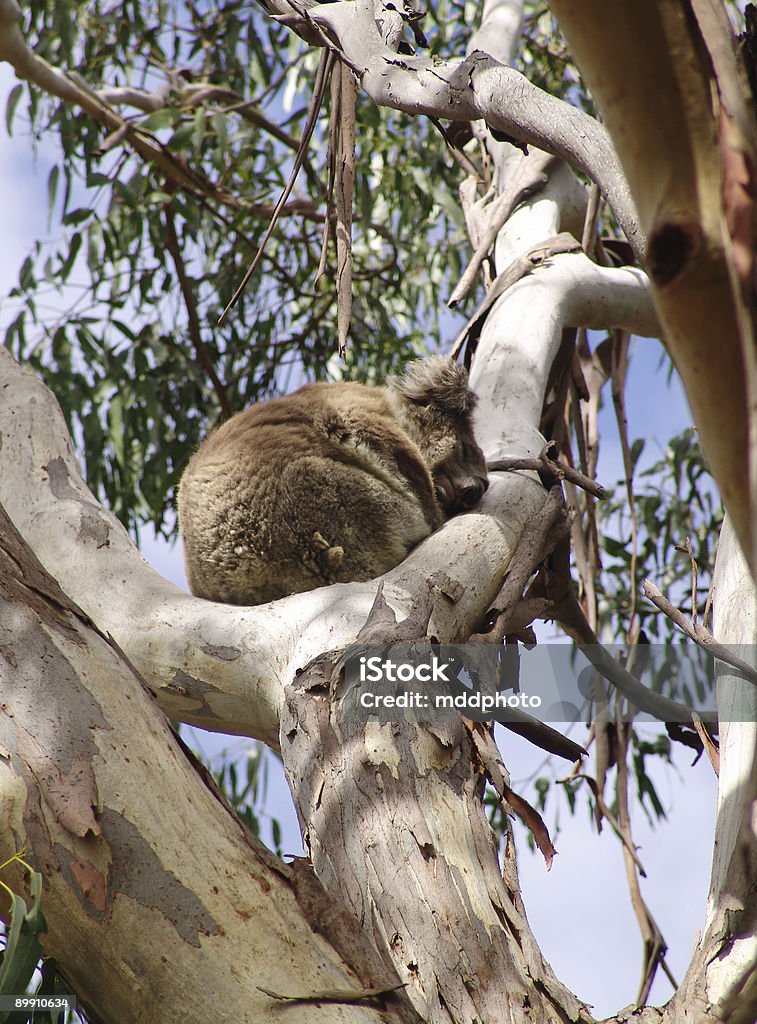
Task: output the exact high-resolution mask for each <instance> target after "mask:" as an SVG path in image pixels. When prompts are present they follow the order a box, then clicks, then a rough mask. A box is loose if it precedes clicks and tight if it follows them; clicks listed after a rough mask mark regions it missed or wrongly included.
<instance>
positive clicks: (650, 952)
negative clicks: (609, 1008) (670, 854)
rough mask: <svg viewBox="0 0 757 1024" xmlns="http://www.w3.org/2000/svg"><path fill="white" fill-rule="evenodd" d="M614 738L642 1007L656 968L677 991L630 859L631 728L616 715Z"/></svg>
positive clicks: (619, 811) (620, 817)
mask: <svg viewBox="0 0 757 1024" xmlns="http://www.w3.org/2000/svg"><path fill="white" fill-rule="evenodd" d="M616 734H617V737H618V748H619V749H618V761H617V775H616V780H615V795H616V800H617V806H618V823H619V825H620V828H621V830H622V832H623V834H624V845H623V861H624V863H625V866H626V878H627V880H628V889H629V894H630V896H631V905H632V906H633V910H634V914H635V915H636V920H637V922H638V925H639V930H640V931H641V937H642V939H643V942H644V964H643V967H642V974H641V981H640V983H639V992H638V994H637V996H636V1004H637V1006H641V1005H643V1004H644V1003H646V1001H647V999H648V998H649V992H650V990H651V988H652V982H653V981H654V976H655V973H656V972H657V968H658V967H662V968H663V970H664V971H665V973H666V974H667V976H668V978H669V980H670V982H671V984H672V985H673V987H674V988H678V985H677V984H676V982H675V979H674V978H673V975H672V974H671V972H670V969H669V968H668V967H667V965H666V963H665V953H666V951H667V943H666V942H665V940H664V938H663V936H662V932H661V931H660V929H659V927H658V926H657V922H656V921H655V919H654V918H653V917H652V914H651V911H650V910H649V907H648V906H647V904H646V902H645V900H644V897H643V896H642V895H641V887H640V885H639V877H638V874H637V869H636V863H635V858H634V857H631V855H630V853H629V849H631V848H633V846H634V842H633V833H632V831H631V815H630V811H629V807H628V741H629V738H630V726H629V724H628V723H624V722H622V721H620V715H619V714H618V717H617V721H616Z"/></svg>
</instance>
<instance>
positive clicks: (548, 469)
mask: <svg viewBox="0 0 757 1024" xmlns="http://www.w3.org/2000/svg"><path fill="white" fill-rule="evenodd" d="M549 448H550V446H549V445H547V446H546V447H545V448H544V450H543V451H542V452H541V453H540V455H539V458H538V459H521V458H505V459H496V460H495V461H494V462H488V463H487V464H486V468H487V469H488V470H489V472H492V473H495V472H508V473H509V472H512V471H515V470H518V469H530V470H534V471H535V472H537V473H544V474H546V475H547V477H551V479H552V482H557V481H558V480H569V481H570V482H571V483H573V484H575V485H576V486H577V487H581V488H582V489H583V490H584V491H588V492H589V494H593V495H594V497H595V498H599V499H604V498H606V497H607V491H606V490H605V489H604V487H602V486H601V485H600V484H598V483H597V482H596V480H592V479H591V477H588V476H586V475H585V474H584V473H580V472H579V471H578V470H577V469H574V468H573V467H572V466H569V465H568V464H567V463H566V462H562V461H561V460H560V459H556V458H554V456H552V455H550V454H549Z"/></svg>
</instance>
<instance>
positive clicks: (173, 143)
mask: <svg viewBox="0 0 757 1024" xmlns="http://www.w3.org/2000/svg"><path fill="white" fill-rule="evenodd" d="M194 130H195V129H194V125H192V124H183V125H182V126H181V128H177V129H176V131H175V132H174V133H173V135H172V136H171V138H170V139H169V140H168V148H169V149H170V150H171V151H172V152H176V151H177V150H181V149H186V148H187V146H188V145H189V143H190V142H191V141H192V136H193V135H194Z"/></svg>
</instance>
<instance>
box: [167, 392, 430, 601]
mask: <svg viewBox="0 0 757 1024" xmlns="http://www.w3.org/2000/svg"><path fill="white" fill-rule="evenodd" d="M178 504H179V526H180V529H181V532H182V535H183V539H184V559H185V565H186V570H187V577H188V581H189V585H190V588H191V590H192V592H193V593H194V594H196V595H198V596H199V597H205V598H208V599H210V600H216V601H224V602H228V603H232V604H260V603H261V602H264V601H270V600H275V599H276V598H279V597H283V596H285V595H287V594H293V593H299V592H301V591H305V590H311V589H313V588H315V587H319V586H324V585H325V584H327V583H335V582H347V581H350V580H365V579H372V578H373V577H375V576H378V575H381V574H382V573H383V572H386V571H387V570H388V569H390V568H392V567H393V566H394V565H397V564H398V563H399V562H401V561H402V559H403V558H404V557H405V555H406V554H407V553H408V551H409V550H410V549H411V548H412V547H414V546H415V544H417V543H418V541H420V540H421V539H423V537H425V536H427V535H428V534H429V533H430V532H431V531H432V530H433V529H435V528H436V527H437V526H438V525H440V523H441V519H442V516H441V512H440V509H439V506H438V504H437V500H436V497H435V494H434V486H433V483H432V480H431V475H430V473H429V470H428V467H427V466H426V464H425V462H424V460H423V458H422V456H421V454H420V452H419V450H418V449H417V447H416V446H415V444H414V443H413V442H412V440H411V439H410V438H409V436H408V435H407V434H406V433H405V431H404V430H403V429H402V427H401V426H399V424H398V423H397V421H396V418H395V417H394V415H393V413H392V410H391V407H390V404H389V402H388V400H387V395H386V392H385V390H384V389H383V388H368V387H364V386H362V385H359V384H311V385H307V386H306V387H304V388H302V389H301V390H300V391H298V392H295V394H293V395H289V396H287V397H285V398H280V399H273V400H271V401H268V402H261V403H259V404H258V405H255V406H252V407H251V408H250V409H247V410H246V411H245V412H242V413H239V414H238V415H236V416H234V417H232V419H230V420H229V421H228V422H226V423H225V424H223V426H221V427H220V428H219V429H218V430H216V431H215V432H214V433H213V434H211V435H210V437H209V438H208V439H207V441H205V443H204V444H203V445H202V446H201V447H200V449H199V450H198V451H197V452H196V454H195V455H194V456H193V457H192V459H191V460H190V462H189V465H188V466H187V469H186V472H185V473H184V476H183V477H182V480H181V484H180V486H179V494H178Z"/></svg>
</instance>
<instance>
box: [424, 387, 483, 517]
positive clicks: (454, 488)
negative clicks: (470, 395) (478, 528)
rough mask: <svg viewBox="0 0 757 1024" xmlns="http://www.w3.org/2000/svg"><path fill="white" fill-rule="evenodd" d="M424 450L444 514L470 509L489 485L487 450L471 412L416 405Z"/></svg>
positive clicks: (451, 514) (453, 513) (448, 514)
mask: <svg viewBox="0 0 757 1024" xmlns="http://www.w3.org/2000/svg"><path fill="white" fill-rule="evenodd" d="M416 415H417V418H418V420H419V421H420V422H419V424H418V426H419V432H420V435H421V436H422V438H423V441H422V450H423V455H424V457H425V459H426V462H427V465H428V467H429V469H430V470H431V476H432V478H433V481H434V489H435V491H436V497H437V500H438V502H439V504H440V505H441V507H442V510H443V511H444V514H445V515H446V516H447V517H449V516H453V515H456V514H457V513H459V512H469V511H470V510H471V509H472V508H474V507H475V506H476V505H477V504H478V503H479V501H480V500H481V498H482V497H483V495H484V492H485V491H486V489H487V487H488V486H489V479H488V476H487V473H486V459H485V458H484V453H483V452H482V451H481V449H480V448H479V446H478V444H477V443H476V439H475V437H474V436H473V425H472V422H471V417H470V415H467V414H464V415H455V416H453V415H450V414H448V413H444V412H441V411H440V410H439V409H436V408H434V407H433V406H426V407H422V406H419V407H417V413H416Z"/></svg>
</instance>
